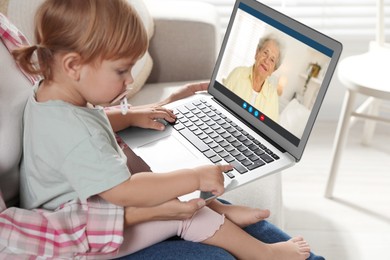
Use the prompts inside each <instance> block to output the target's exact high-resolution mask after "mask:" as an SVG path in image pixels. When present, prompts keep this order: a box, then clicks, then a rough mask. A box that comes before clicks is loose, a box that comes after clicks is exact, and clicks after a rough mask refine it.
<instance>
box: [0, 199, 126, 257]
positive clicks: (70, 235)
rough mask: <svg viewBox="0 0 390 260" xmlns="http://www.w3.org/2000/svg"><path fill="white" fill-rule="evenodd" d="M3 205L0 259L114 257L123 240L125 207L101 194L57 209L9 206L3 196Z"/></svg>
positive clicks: (0, 203)
mask: <svg viewBox="0 0 390 260" xmlns="http://www.w3.org/2000/svg"><path fill="white" fill-rule="evenodd" d="M0 207H1V212H0V259H10V258H12V259H18V258H21V259H26V258H28V257H29V256H33V257H37V256H42V257H48V258H52V257H56V256H61V257H70V258H73V257H75V256H82V255H84V256H93V255H105V256H107V257H110V256H113V255H116V254H117V252H118V249H119V247H120V245H121V244H122V241H123V225H124V223H123V221H124V215H123V214H124V211H123V208H122V207H118V206H115V205H112V204H109V203H107V202H105V201H104V200H103V199H101V198H99V197H97V196H96V197H92V198H90V199H88V201H87V203H81V202H80V201H78V200H77V201H76V200H74V201H70V202H68V203H65V204H64V205H62V206H61V207H60V208H58V209H57V210H55V211H47V210H42V209H37V210H25V209H20V208H14V207H13V208H8V209H6V208H5V205H4V201H3V199H2V197H0Z"/></svg>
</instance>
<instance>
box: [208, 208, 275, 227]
mask: <svg viewBox="0 0 390 260" xmlns="http://www.w3.org/2000/svg"><path fill="white" fill-rule="evenodd" d="M208 206H209V207H210V208H211V209H213V210H215V211H216V212H218V213H220V214H225V216H226V217H227V218H228V219H230V221H232V222H233V223H234V224H236V225H237V226H240V227H242V228H243V227H246V226H249V225H251V224H254V223H257V222H259V221H260V220H263V219H266V218H268V217H269V215H270V211H269V210H267V209H265V210H262V209H256V208H251V207H246V206H238V205H229V204H223V203H220V202H219V201H212V202H211V203H210V204H208Z"/></svg>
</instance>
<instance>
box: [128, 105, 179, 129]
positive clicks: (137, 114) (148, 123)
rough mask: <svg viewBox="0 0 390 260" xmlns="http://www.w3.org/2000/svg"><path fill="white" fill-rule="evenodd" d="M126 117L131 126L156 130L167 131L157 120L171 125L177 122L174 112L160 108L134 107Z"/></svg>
mask: <svg viewBox="0 0 390 260" xmlns="http://www.w3.org/2000/svg"><path fill="white" fill-rule="evenodd" d="M126 116H127V118H128V119H129V124H130V126H137V127H141V128H149V129H155V130H164V129H165V125H164V124H163V123H162V122H159V121H158V120H157V119H164V120H165V121H167V122H170V123H173V122H175V120H176V116H175V114H173V111H172V110H169V109H166V108H163V107H160V106H155V107H143V108H137V107H132V108H131V109H130V110H129V112H128V115H126Z"/></svg>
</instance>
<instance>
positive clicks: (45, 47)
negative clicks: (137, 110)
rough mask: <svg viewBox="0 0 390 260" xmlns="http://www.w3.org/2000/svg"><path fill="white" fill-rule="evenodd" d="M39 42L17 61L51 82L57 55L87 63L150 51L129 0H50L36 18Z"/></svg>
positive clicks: (20, 51)
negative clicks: (77, 57)
mask: <svg viewBox="0 0 390 260" xmlns="http://www.w3.org/2000/svg"><path fill="white" fill-rule="evenodd" d="M35 39H36V42H37V44H36V45H34V46H29V47H24V48H21V49H18V50H15V51H14V52H13V55H14V58H15V59H16V61H17V62H18V64H19V65H20V66H21V67H22V69H23V70H25V71H26V72H27V73H31V74H35V75H41V76H43V77H44V78H45V79H49V80H51V79H52V77H53V74H52V66H53V56H54V55H55V54H56V53H60V52H76V53H78V54H79V55H80V56H81V62H82V63H83V64H87V63H93V62H99V61H102V60H115V59H119V58H132V59H138V58H140V57H141V56H142V55H143V54H144V53H145V52H146V50H147V48H148V38H147V34H146V31H145V28H144V27H143V24H142V21H141V19H140V18H139V16H138V15H137V13H136V12H135V11H134V10H133V8H132V7H131V6H130V5H129V4H128V3H127V2H126V1H125V0H46V1H45V2H44V3H43V4H42V5H41V6H40V7H39V9H38V11H37V13H36V16H35ZM35 51H36V53H37V60H36V59H34V53H35Z"/></svg>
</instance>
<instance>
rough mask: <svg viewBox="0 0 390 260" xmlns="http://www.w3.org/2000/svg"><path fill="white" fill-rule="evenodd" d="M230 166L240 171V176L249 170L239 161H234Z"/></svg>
mask: <svg viewBox="0 0 390 260" xmlns="http://www.w3.org/2000/svg"><path fill="white" fill-rule="evenodd" d="M230 164H231V165H232V166H233V167H234V169H236V171H238V172H239V173H240V174H243V173H246V172H247V171H248V170H247V169H246V168H245V167H244V166H242V165H241V163H239V162H238V161H232V162H230Z"/></svg>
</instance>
